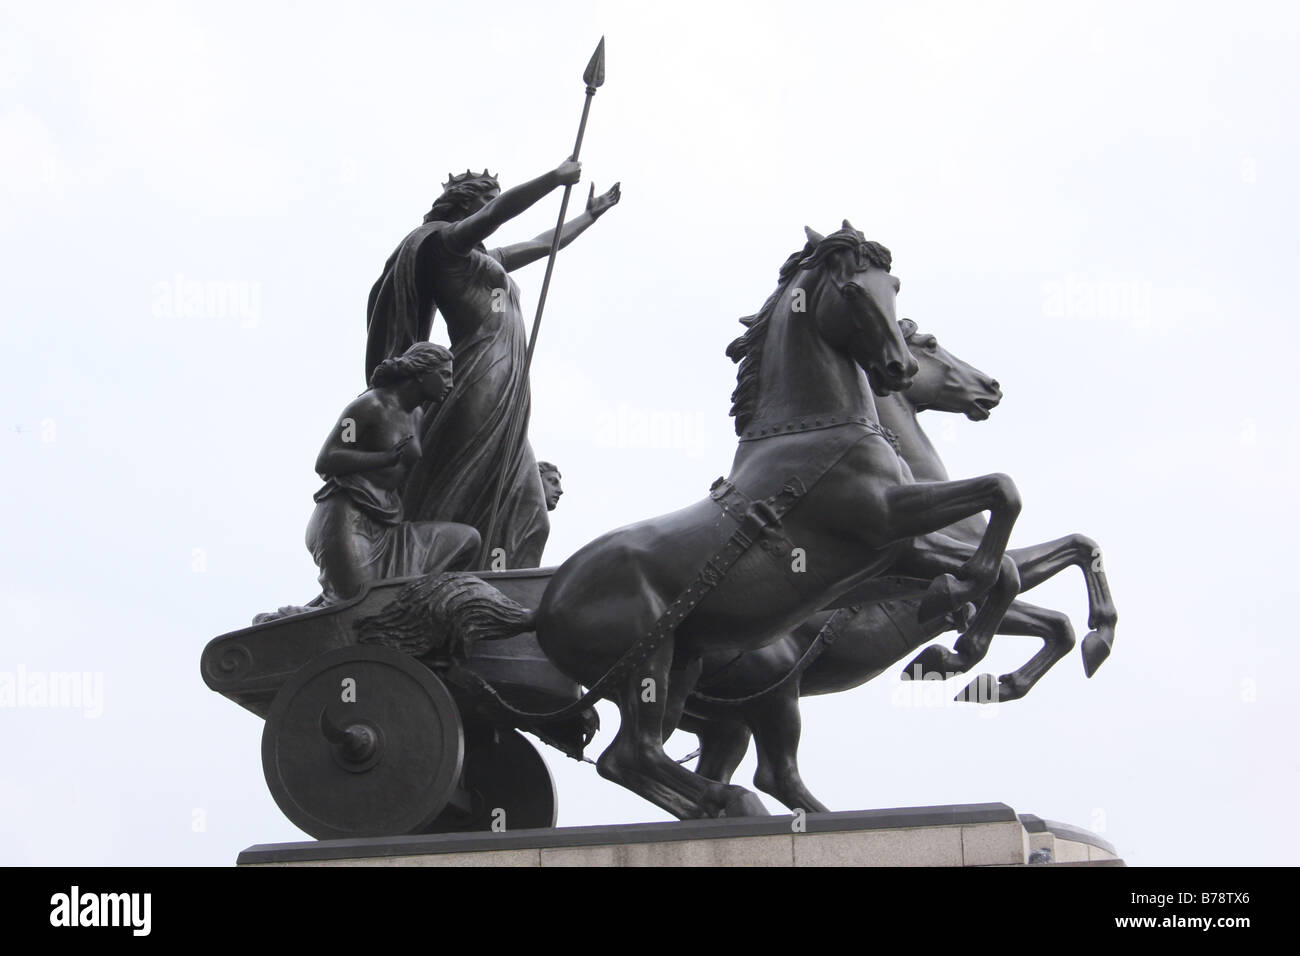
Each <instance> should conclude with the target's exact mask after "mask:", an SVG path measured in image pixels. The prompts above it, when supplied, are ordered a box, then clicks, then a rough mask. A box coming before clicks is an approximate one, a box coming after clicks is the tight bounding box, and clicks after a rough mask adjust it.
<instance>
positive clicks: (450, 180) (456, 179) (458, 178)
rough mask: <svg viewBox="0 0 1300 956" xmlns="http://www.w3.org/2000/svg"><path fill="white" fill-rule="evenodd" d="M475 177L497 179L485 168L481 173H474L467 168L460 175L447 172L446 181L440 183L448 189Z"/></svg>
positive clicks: (493, 180) (494, 180)
mask: <svg viewBox="0 0 1300 956" xmlns="http://www.w3.org/2000/svg"><path fill="white" fill-rule="evenodd" d="M475 179H490V180H491V181H492V182H494V183H495V182H496V181H497V178H496V177H495V176H493V175H492V174H491V173H489V172H488V171H487V170H486V169H484V170H483V172H481V173H476V172H473V171H471V170H468V169H467V170H465V171H464V172H463V173H461V174H460V175H456V174H455V173H448V174H447V181H446V182H445V183H443V184H442V188H443V189H448V188H450V187H452V186H459V185H460V184H461V183H467V182H470V181H471V180H475Z"/></svg>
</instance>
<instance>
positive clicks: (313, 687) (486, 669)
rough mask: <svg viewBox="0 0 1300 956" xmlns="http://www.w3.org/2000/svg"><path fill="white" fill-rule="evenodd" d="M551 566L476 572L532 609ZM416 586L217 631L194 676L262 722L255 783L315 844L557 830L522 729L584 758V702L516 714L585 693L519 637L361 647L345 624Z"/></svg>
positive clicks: (392, 584) (550, 788)
mask: <svg viewBox="0 0 1300 956" xmlns="http://www.w3.org/2000/svg"><path fill="white" fill-rule="evenodd" d="M551 573H552V569H550V568H540V569H531V570H520V571H501V572H491V571H484V572H479V573H478V574H477V575H476V576H477V577H479V578H481V579H482V580H483V581H485V582H487V583H490V584H492V585H493V586H495V587H496V588H498V589H499V590H500V591H502V592H503V593H504V594H506V595H508V596H510V597H511V598H512V599H514V600H515V601H517V602H519V603H520V604H524V605H535V604H536V603H537V601H538V600H539V599H540V597H541V594H542V591H543V590H544V589H545V587H546V584H547V582H548V581H549V580H550V576H551ZM414 580H416V579H413V578H395V579H390V580H386V581H380V582H377V583H375V584H373V585H372V586H371V587H369V588H368V589H366V590H365V591H364V592H362V593H361V594H360V595H358V596H357V597H355V598H353V599H352V600H350V601H347V602H345V603H343V604H338V605H334V606H330V607H325V608H321V609H318V610H314V611H310V612H307V613H304V614H296V615H293V616H290V617H284V618H280V619H278V620H274V621H270V622H267V623H264V624H258V625H254V626H253V627H248V628H243V629H242V630H238V631H232V632H230V633H228V634H223V635H221V636H220V637H217V638H215V639H213V640H212V641H211V642H210V643H209V644H208V646H207V647H206V648H205V649H204V652H203V657H202V662H201V667H202V672H203V679H204V681H205V682H206V683H207V685H208V687H210V688H211V689H212V690H214V691H217V692H218V693H220V694H222V695H224V696H225V697H228V698H229V699H231V700H233V701H234V702H235V703H237V704H239V705H240V706H242V707H244V708H246V709H247V710H250V711H252V712H253V713H255V714H257V715H258V716H259V717H262V718H264V719H265V721H266V725H265V728H264V730H263V734H262V767H263V771H264V773H265V775H266V783H267V786H268V787H269V788H270V791H271V794H272V796H273V797H274V798H275V801H276V803H277V804H278V805H279V807H280V809H281V810H282V811H283V812H284V814H285V816H287V817H288V818H289V819H290V820H291V821H292V822H293V823H294V824H296V825H297V826H298V827H300V828H301V829H303V830H305V831H306V832H307V833H309V834H311V835H312V836H314V837H316V838H318V839H337V838H347V837H368V836H382V835H396V834H404V833H443V832H456V831H467V830H490V829H493V828H497V829H501V828H505V827H509V828H510V829H512V830H515V829H521V828H530V827H549V826H553V825H554V824H555V815H556V799H555V788H554V784H553V782H552V780H551V775H550V773H549V771H548V770H547V768H546V764H545V762H544V761H543V760H542V757H541V755H540V754H539V753H538V751H537V749H536V748H535V747H534V746H533V745H532V744H531V743H530V742H529V741H528V740H527V738H525V737H524V736H523V735H522V734H521V733H520V731H521V730H526V731H528V732H530V733H531V734H533V735H534V736H535V737H537V738H538V739H540V740H542V741H544V742H546V743H548V744H550V745H552V746H554V747H556V748H557V749H559V750H561V751H563V752H564V753H565V754H566V755H568V756H570V757H573V758H578V759H580V758H581V757H582V755H583V748H584V746H585V745H586V744H587V743H588V742H590V740H591V737H592V735H593V734H594V732H595V729H596V726H597V722H596V716H595V711H594V710H593V709H589V708H584V709H582V710H580V711H579V712H578V713H576V714H566V715H564V716H561V717H560V718H559V719H556V720H552V721H539V722H535V723H534V722H531V721H527V722H522V723H521V717H520V716H519V714H520V712H530V713H541V712H554V711H558V710H562V709H564V708H566V707H570V706H571V705H573V704H574V703H575V702H577V701H578V700H579V699H580V698H581V688H580V687H579V686H578V685H577V684H575V683H574V682H573V681H571V680H569V679H568V678H567V677H565V676H564V675H563V674H561V673H560V672H559V670H557V669H556V668H555V666H554V665H553V664H552V663H551V662H550V661H549V660H547V658H546V655H545V654H543V653H542V651H541V648H540V647H539V646H538V644H537V638H536V637H535V636H534V635H533V634H532V633H531V632H527V633H522V634H519V635H517V636H515V637H511V638H508V639H506V640H501V641H493V642H490V643H482V644H476V645H474V646H473V647H471V648H469V649H468V650H467V651H466V652H465V653H463V654H461V653H449V654H446V655H442V656H439V655H435V656H434V657H433V658H432V659H430V658H419V659H417V658H416V657H413V656H411V655H410V654H406V653H403V652H402V651H399V650H394V649H392V648H389V647H383V646H375V645H367V644H362V643H359V642H358V639H357V634H356V629H355V627H354V625H355V623H356V622H357V621H359V620H362V619H363V618H365V617H366V616H368V615H370V614H373V613H375V612H377V611H379V610H380V609H382V608H384V607H385V606H387V605H389V604H390V603H391V602H392V601H393V599H394V597H395V596H396V595H398V594H399V593H401V591H402V590H403V589H404V588H405V587H406V586H407V585H408V584H411V583H412V582H413V581H414ZM484 683H487V684H490V685H491V687H492V689H493V691H494V692H495V693H485V692H484V690H483V686H484Z"/></svg>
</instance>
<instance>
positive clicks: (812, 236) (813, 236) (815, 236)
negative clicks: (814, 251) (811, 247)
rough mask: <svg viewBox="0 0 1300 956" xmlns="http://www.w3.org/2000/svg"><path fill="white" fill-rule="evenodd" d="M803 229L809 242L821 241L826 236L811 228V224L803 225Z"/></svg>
mask: <svg viewBox="0 0 1300 956" xmlns="http://www.w3.org/2000/svg"><path fill="white" fill-rule="evenodd" d="M803 231H804V235H806V236H807V237H808V241H809V242H821V241H822V240H823V239H825V238H826V237H825V236H823V235H822V234H821V233H820V232H818V231H817V230H816V229H813V228H812V226H804V227H803Z"/></svg>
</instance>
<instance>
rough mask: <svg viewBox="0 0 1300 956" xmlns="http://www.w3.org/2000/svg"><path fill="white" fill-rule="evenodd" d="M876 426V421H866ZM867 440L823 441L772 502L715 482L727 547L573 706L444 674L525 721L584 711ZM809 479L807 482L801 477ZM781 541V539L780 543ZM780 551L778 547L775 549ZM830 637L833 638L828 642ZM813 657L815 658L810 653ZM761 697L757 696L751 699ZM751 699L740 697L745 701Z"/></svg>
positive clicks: (463, 671) (459, 668)
mask: <svg viewBox="0 0 1300 956" xmlns="http://www.w3.org/2000/svg"><path fill="white" fill-rule="evenodd" d="M837 424H840V425H844V424H861V423H859V422H856V421H854V422H845V421H841V422H839V423H837ZM870 424H872V425H874V424H875V423H874V422H872V423H870ZM820 427H831V426H825V425H823V426H820ZM871 437H885V436H884V435H883V432H882V431H880V426H878V425H877V426H876V427H875V428H871V429H868V431H866V432H861V433H859V435H858V437H857V439H856V440H850V441H843V442H839V441H826V442H824V443H823V444H822V445H821V447H820V448H818V449H817V450H816V451H815V452H814V453H813V454H812V455H810V456H809V457H808V458H807V459H806V460H805V462H804V465H803V467H802V468H800V472H802V474H799V473H796V474H795V475H793V476H791V477H790V478H789V479H788V480H787V481H786V483H785V484H784V485H783V486H782V488H781V490H780V491H779V492H777V493H776V494H775V495H773V496H771V497H770V498H764V499H762V500H759V501H751V500H750V499H749V498H747V497H745V495H744V494H743V493H742V492H741V491H739V490H738V489H737V488H736V486H735V485H733V484H732V483H731V482H730V481H728V480H726V479H725V478H719V479H718V480H717V481H715V482H714V483H713V487H712V488H711V489H710V492H709V495H710V497H711V498H713V500H714V501H716V502H718V505H719V506H720V507H721V508H722V510H723V511H724V512H726V513H727V514H728V515H729V516H730V517H731V518H733V519H735V520H736V521H737V523H738V525H739V527H737V528H736V530H735V531H734V532H732V535H731V537H730V538H728V539H727V543H726V544H724V545H723V546H722V547H721V548H720V549H719V550H718V551H716V552H715V553H714V554H713V555H712V556H711V557H710V558H709V559H708V560H707V561H705V562H704V566H703V567H702V568H701V569H700V572H699V574H698V575H697V576H696V578H695V580H694V581H692V582H691V585H690V587H688V588H687V589H686V590H685V591H683V592H681V593H680V594H679V595H677V597H676V599H674V600H673V602H672V603H671V604H669V605H668V607H667V609H665V611H664V612H663V614H661V615H660V616H659V618H658V620H656V621H655V623H654V625H653V626H652V627H651V628H650V630H649V631H648V632H647V633H646V635H645V637H643V638H641V639H640V640H639V641H637V642H636V643H635V644H633V645H632V647H630V648H628V650H627V652H626V653H625V654H624V655H623V656H622V657H621V658H619V660H618V661H617V662H616V663H615V664H614V665H613V666H612V667H611V668H610V669H609V670H608V671H606V672H605V674H604V676H603V677H601V678H600V679H599V680H598V681H596V683H594V684H593V685H591V688H590V689H589V690H588V691H587V692H586V693H585V694H583V695H582V697H581V698H579V699H578V700H576V701H574V702H573V703H571V704H567V705H566V706H564V707H561V708H560V709H559V710H554V711H550V712H547V713H534V712H531V711H526V710H521V709H519V708H517V707H515V706H514V705H512V704H510V703H508V702H507V701H506V700H505V698H504V697H502V696H501V694H500V692H499V691H498V690H497V689H496V688H495V687H493V686H492V685H491V684H490V683H488V682H487V681H486V680H484V679H483V678H482V677H480V676H479V675H478V674H475V673H474V672H473V671H471V670H469V669H468V668H466V667H464V666H463V665H462V664H460V663H459V662H453V663H452V665H451V667H450V668H449V669H448V671H447V677H448V678H449V679H450V680H452V681H453V682H455V683H457V684H460V685H461V686H464V687H466V688H467V689H469V690H473V691H477V692H479V693H481V694H483V695H485V696H487V697H489V698H491V699H492V700H493V701H495V703H496V704H497V705H499V706H500V707H502V708H503V709H504V710H506V711H507V712H509V713H510V714H512V715H514V716H515V717H519V718H522V719H524V720H527V721H547V722H549V721H552V720H561V719H563V718H566V717H571V716H574V715H575V714H579V713H581V712H582V711H584V710H586V709H587V708H588V707H589V706H590V705H591V704H592V703H594V702H595V701H597V700H599V699H601V698H603V697H605V696H606V694H607V692H608V690H609V688H610V686H611V685H614V684H616V683H618V682H619V681H622V680H624V679H625V678H627V677H628V676H629V675H630V674H631V673H632V672H633V671H635V669H636V668H638V667H640V666H641V665H642V664H644V663H645V662H646V661H647V660H649V658H650V657H651V656H652V655H653V654H654V653H655V651H657V650H658V649H659V648H660V646H662V644H663V643H664V641H666V640H667V639H668V638H669V637H671V636H672V635H673V633H674V632H675V631H676V630H677V627H678V625H680V624H681V623H682V621H684V620H685V619H686V617H687V615H689V614H690V613H691V612H692V611H693V610H695V608H696V607H697V606H698V605H699V603H700V602H701V601H703V600H704V599H705V597H707V596H708V595H709V593H710V592H711V591H712V590H713V589H714V588H716V587H717V586H718V585H719V584H720V583H721V582H722V579H723V578H724V577H725V576H726V574H727V572H728V571H730V570H731V568H732V566H733V565H735V563H736V562H737V561H739V560H740V559H741V557H743V556H744V555H745V554H746V553H747V552H748V551H749V549H750V548H751V547H753V546H754V544H755V543H756V542H758V541H760V540H762V539H763V538H764V537H765V536H771V535H772V534H773V533H776V534H779V532H780V527H781V519H782V518H783V517H784V516H785V515H786V514H787V513H788V512H789V511H790V510H791V509H792V508H794V506H795V505H796V504H798V503H799V501H800V499H802V498H803V496H804V495H806V494H807V493H808V491H809V490H810V489H811V488H813V487H814V486H815V485H816V484H817V483H818V482H819V481H820V480H821V479H822V478H823V477H824V476H825V475H826V473H827V472H829V471H830V470H831V469H832V468H834V467H835V465H836V464H838V463H839V461H840V459H842V458H843V457H844V456H845V455H847V454H848V453H849V451H850V450H851V449H853V448H854V447H856V446H857V445H858V444H859V443H861V442H862V441H864V440H866V439H867V438H871ZM804 475H806V476H807V478H806V480H805V478H804V477H803V476H804ZM778 540H779V539H778ZM777 547H778V548H779V545H778V546H777ZM838 616H839V615H836V616H834V617H832V619H831V621H828V622H827V627H829V626H830V624H831V623H832V622H833V621H834V620H835V617H838ZM827 627H823V628H822V632H825V633H827V634H828V636H829V633H830V632H827ZM833 639H834V638H833V637H832V638H831V640H833ZM827 644H828V642H827V641H826V640H824V639H823V636H822V633H819V634H818V639H817V640H816V641H814V642H813V645H812V646H811V647H810V648H809V649H808V651H806V652H805V653H804V658H807V659H808V660H807V661H806V662H805V660H804V658H801V659H800V663H799V665H796V667H797V669H802V667H806V666H807V664H809V663H811V662H812V659H811V657H810V655H811V654H812V652H813V650H814V648H819V650H818V653H820V649H824V648H825V646H827ZM814 656H815V655H814ZM790 676H793V675H787V678H783V679H782V681H780V682H778V684H777V685H773V687H770V688H767V689H766V690H764V691H763V692H762V693H768V692H770V691H771V690H774V689H775V688H776V686H779V685H780V684H781V683H784V681H785V680H786V679H788V678H789V677H790ZM753 696H761V694H759V695H751V698H752V697H753ZM751 698H742V700H749V699H751ZM718 702H719V703H737V701H730V700H726V699H719V700H718Z"/></svg>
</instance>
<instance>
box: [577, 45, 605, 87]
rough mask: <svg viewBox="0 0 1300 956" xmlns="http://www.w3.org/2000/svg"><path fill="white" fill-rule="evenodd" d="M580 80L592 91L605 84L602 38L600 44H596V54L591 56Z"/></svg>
mask: <svg viewBox="0 0 1300 956" xmlns="http://www.w3.org/2000/svg"><path fill="white" fill-rule="evenodd" d="M582 79H583V81H584V82H586V84H587V85H588V86H590V87H591V88H592V89H598V88H599V87H600V86H601V84H603V83H604V82H605V38H604V37H601V38H600V42H599V43H597V44H596V52H595V53H593V54H592V55H591V61H590V62H589V63H588V64H587V69H586V70H584V71H583V74H582Z"/></svg>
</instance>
